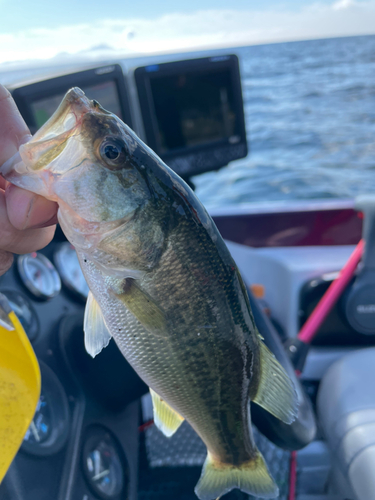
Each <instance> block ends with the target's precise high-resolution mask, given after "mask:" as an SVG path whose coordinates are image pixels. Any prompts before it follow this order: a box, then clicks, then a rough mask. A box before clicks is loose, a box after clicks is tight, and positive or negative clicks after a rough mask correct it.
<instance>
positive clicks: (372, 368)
mask: <svg viewBox="0 0 375 500" xmlns="http://www.w3.org/2000/svg"><path fill="white" fill-rule="evenodd" d="M318 414H319V420H320V423H321V426H322V428H323V431H324V434H325V437H326V439H327V442H328V446H329V448H330V450H331V452H332V459H333V463H334V468H335V467H336V468H337V469H338V470H339V471H338V472H339V475H340V477H341V479H340V480H339V481H336V484H337V483H339V486H342V490H345V491H346V492H348V491H349V490H348V489H347V486H349V487H350V490H352V491H351V494H352V495H354V498H355V500H375V348H368V349H362V350H359V351H355V352H352V353H350V354H349V355H347V356H345V357H344V358H342V359H340V360H339V361H337V362H336V363H334V364H333V365H332V366H331V367H330V369H329V370H328V372H327V373H326V375H325V376H324V378H323V380H322V383H321V386H320V389H319V395H318ZM346 481H347V483H348V485H347V486H345V484H344V483H346ZM348 498H353V497H352V496H350V497H348Z"/></svg>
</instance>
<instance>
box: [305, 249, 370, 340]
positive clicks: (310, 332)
mask: <svg viewBox="0 0 375 500" xmlns="http://www.w3.org/2000/svg"><path fill="white" fill-rule="evenodd" d="M364 246H365V245H364V241H363V240H361V241H360V242H359V243H358V245H357V246H356V247H355V249H354V252H353V253H352V254H351V256H350V257H349V260H348V262H347V263H346V264H345V266H344V267H343V268H342V270H341V271H340V273H339V275H338V276H337V278H336V279H335V280H334V281H333V282H332V283H331V285H330V286H329V288H328V290H327V291H326V292H325V294H324V295H323V297H322V298H321V299H320V301H319V303H318V305H317V306H316V307H315V309H314V311H313V312H312V314H311V315H310V316H309V318H308V320H307V321H306V323H305V324H304V325H303V327H302V328H301V330H300V332H299V334H298V338H299V339H300V340H301V341H302V342H304V343H305V344H310V343H311V341H312V339H313V338H314V337H315V335H316V334H317V332H318V330H319V327H320V326H321V324H322V323H323V321H324V320H325V319H326V317H327V315H328V314H329V312H330V311H331V310H332V308H333V306H334V305H335V304H336V302H337V301H338V299H339V298H340V296H341V294H342V293H343V291H344V290H345V288H346V287H347V285H348V283H349V281H350V280H351V279H352V277H353V275H354V273H355V270H356V269H357V266H358V264H359V262H360V260H361V258H362V255H363V250H364Z"/></svg>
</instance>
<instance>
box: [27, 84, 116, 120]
mask: <svg viewBox="0 0 375 500" xmlns="http://www.w3.org/2000/svg"><path fill="white" fill-rule="evenodd" d="M81 88H82V90H83V91H84V93H85V94H86V95H87V97H88V98H89V99H95V100H97V101H98V102H99V103H100V104H101V106H103V108H104V109H107V110H108V111H111V112H112V113H115V114H116V115H117V116H119V117H120V118H122V116H121V107H120V100H119V95H118V91H117V87H116V83H115V82H114V81H107V82H102V83H100V84H98V85H91V86H82V87H81ZM64 95H65V92H62V93H61V94H60V93H59V94H55V95H54V96H53V97H47V98H46V99H40V100H37V101H34V102H32V103H31V110H32V113H33V115H34V118H35V124H36V126H37V128H40V127H41V126H42V125H44V123H45V122H46V121H47V120H48V119H49V117H50V116H52V114H53V113H54V112H55V111H56V109H57V108H58V106H59V104H60V103H61V101H62V98H63V97H64Z"/></svg>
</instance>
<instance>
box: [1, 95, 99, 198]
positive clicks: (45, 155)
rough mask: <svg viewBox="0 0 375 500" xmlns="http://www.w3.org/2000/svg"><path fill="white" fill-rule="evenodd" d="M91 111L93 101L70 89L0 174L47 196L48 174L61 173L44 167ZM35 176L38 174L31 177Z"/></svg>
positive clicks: (92, 109) (67, 141) (51, 161)
mask: <svg viewBox="0 0 375 500" xmlns="http://www.w3.org/2000/svg"><path fill="white" fill-rule="evenodd" d="M95 110H96V103H95V101H91V100H90V99H88V98H87V97H86V95H85V94H84V92H83V91H82V90H81V89H79V88H78V87H74V88H72V89H70V90H69V91H68V92H67V93H66V95H65V97H64V99H63V100H62V102H61V104H60V106H59V107H58V109H57V110H56V111H55V113H54V114H53V115H52V116H51V118H50V119H49V120H48V121H47V122H46V123H45V124H44V125H43V126H42V127H41V128H40V129H39V130H38V132H36V134H35V135H34V136H33V137H32V138H31V139H30V141H29V142H27V143H25V144H23V145H22V146H21V147H20V149H19V151H18V153H16V154H15V155H14V156H13V157H12V158H10V159H9V160H8V161H6V162H5V163H4V164H3V165H2V166H1V167H0V173H1V175H3V177H5V179H7V180H8V181H10V182H12V183H13V184H16V185H17V186H19V187H23V188H25V189H30V190H31V191H34V192H36V193H39V194H42V195H44V196H47V197H48V196H49V194H50V193H49V189H48V187H47V185H48V179H49V174H52V175H54V174H61V173H62V172H56V171H54V168H52V169H49V168H48V167H49V166H50V165H51V164H53V162H54V160H55V159H57V158H58V157H59V156H60V155H61V153H62V152H63V151H64V150H65V148H66V147H67V145H68V143H69V139H70V138H72V137H73V136H74V135H78V134H79V133H80V132H79V131H80V125H81V123H82V120H83V117H84V116H85V114H86V113H88V112H92V111H95ZM48 170H51V171H50V172H48ZM43 171H45V173H44V172H43ZM38 173H39V174H42V175H41V176H40V175H35V174H38Z"/></svg>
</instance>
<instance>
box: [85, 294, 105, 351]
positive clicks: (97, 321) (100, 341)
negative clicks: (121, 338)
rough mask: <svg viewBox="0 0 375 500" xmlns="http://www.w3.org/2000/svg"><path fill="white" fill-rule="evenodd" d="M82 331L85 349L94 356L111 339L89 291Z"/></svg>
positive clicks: (98, 308) (100, 312)
mask: <svg viewBox="0 0 375 500" xmlns="http://www.w3.org/2000/svg"><path fill="white" fill-rule="evenodd" d="M83 331H84V332H85V347H86V351H87V352H88V353H89V354H90V356H92V357H93V358H95V356H96V355H97V354H99V353H100V351H101V350H102V349H104V347H107V345H108V344H109V341H110V340H111V334H110V333H109V331H108V328H107V326H106V324H105V322H104V318H103V314H102V311H101V309H100V307H99V304H98V303H97V302H96V300H95V299H94V296H93V294H92V293H91V292H89V295H88V297H87V302H86V309H85V319H84V322H83Z"/></svg>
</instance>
